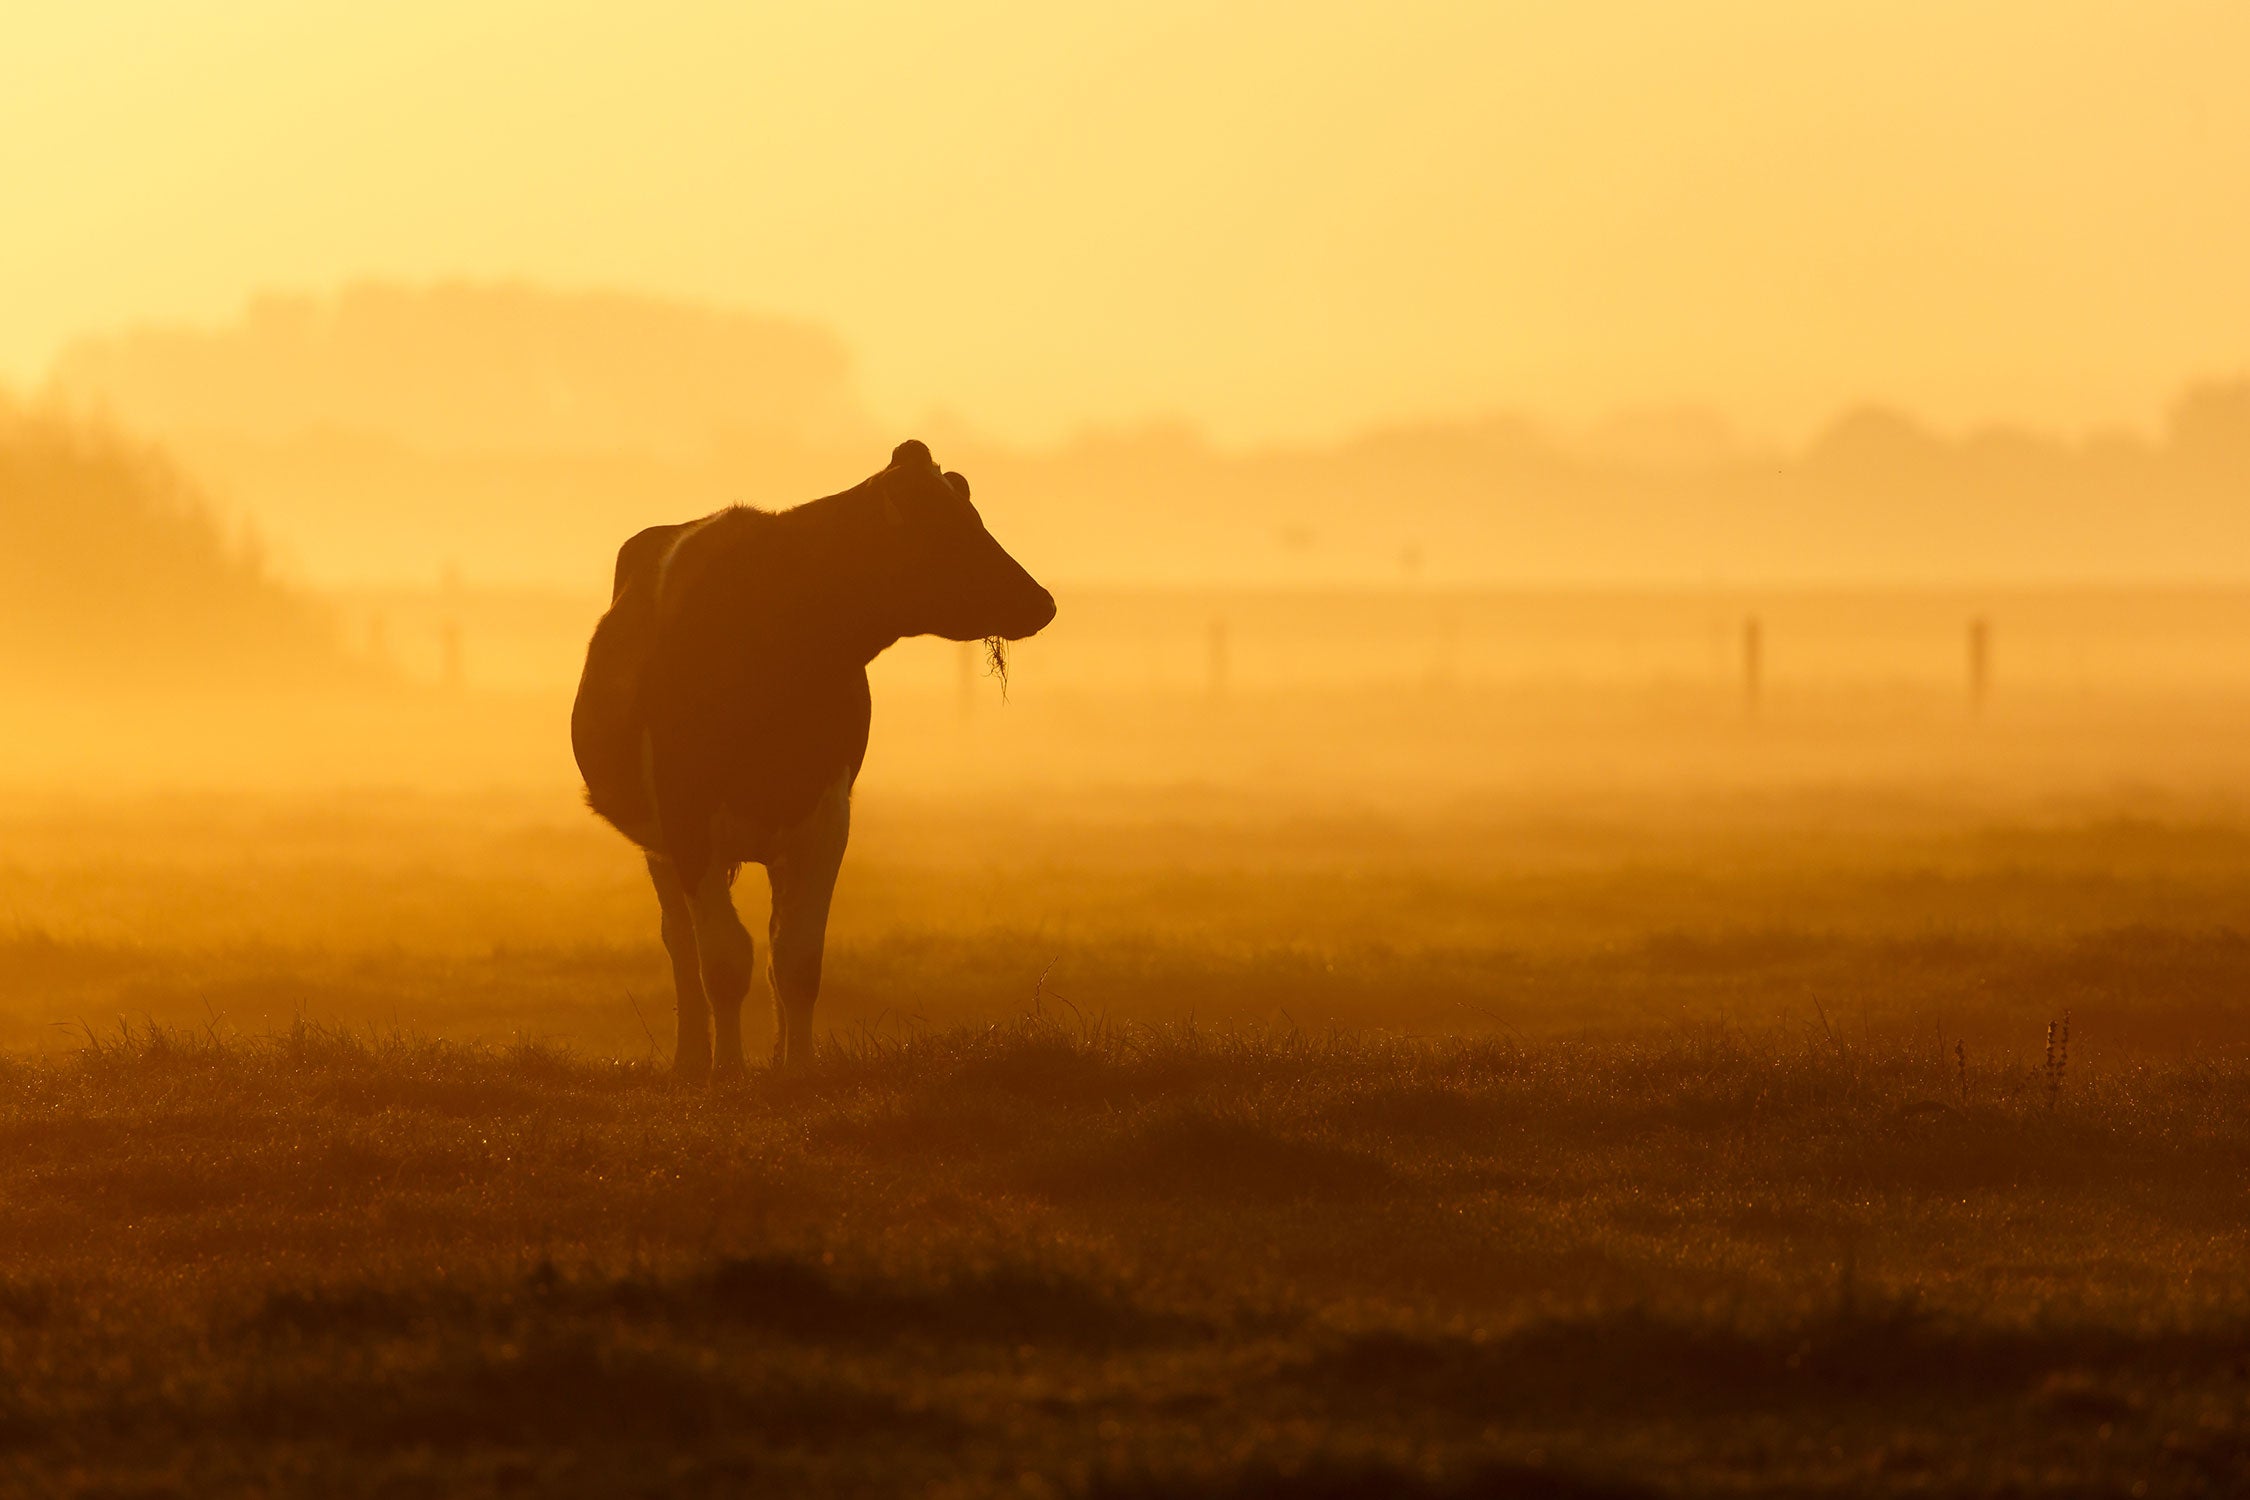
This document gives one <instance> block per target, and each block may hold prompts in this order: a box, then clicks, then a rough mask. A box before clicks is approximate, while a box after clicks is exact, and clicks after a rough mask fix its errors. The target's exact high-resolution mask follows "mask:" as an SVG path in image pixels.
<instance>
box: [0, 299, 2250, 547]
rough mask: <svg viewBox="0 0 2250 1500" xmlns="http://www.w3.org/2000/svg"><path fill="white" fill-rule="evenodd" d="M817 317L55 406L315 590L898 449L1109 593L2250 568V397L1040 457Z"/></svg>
mask: <svg viewBox="0 0 2250 1500" xmlns="http://www.w3.org/2000/svg"><path fill="white" fill-rule="evenodd" d="M855 369H856V359H855V354H854V351H853V350H852V349H851V348H850V347H849V345H848V344H847V342H846V341H845V340H844V338H843V337H842V336H841V335H840V334H838V333H836V332H835V331H834V330H832V329H827V328H823V327H821V326H819V325H817V324H813V323H808V322H805V321H803V320H795V319H787V318H778V317H772V316H767V315H762V314H758V313H755V312H750V311H744V310H738V309H727V308H714V307H708V306H703V305H700V304H695V303H689V302H682V301H676V300H666V299H662V298H654V297H648V296H643V295H637V294H633V293H627V292H617V291H608V292H571V293H561V292H554V291H550V290H546V289H543V288H540V287H537V286H535V285H533V284H531V283H529V282H526V281H521V280H518V281H513V282H492V283H479V282H469V281H446V282H436V283H431V284H428V285H421V286H415V285H407V284H402V283H391V282H360V283H353V284H351V285H349V286H347V287H345V288H343V289H341V290H340V291H338V292H337V293H335V294H333V295H329V296H324V297H311V296H282V295H278V294H276V295H272V296H267V297H262V298H259V299H256V300H255V301H253V302H252V303H251V304H250V305H249V306H248V307H246V308H245V309H244V311H243V313H242V315H241V316H240V317H239V318H237V319H236V320H235V321H233V322H231V323H229V324H226V325H222V326H219V327H215V328H177V327H149V328H141V329H135V330H130V331H127V332H124V333H119V334H111V335H104V336H94V337H88V338H84V339H80V340H77V341H75V342H73V343H72V344H71V345H70V346H69V347H67V348H66V349H65V350H64V351H63V352H62V354H61V355H60V356H58V358H57V360H56V362H55V365H54V367H53V370H52V371H51V372H50V375H49V378H48V380H47V382H46V384H45V386H44V387H43V390H42V392H41V395H40V397H39V399H38V403H37V404H41V405H52V406H57V407H59V408H61V409H63V410H66V411H75V412H79V413H98V414H100V420H102V421H105V422H107V423H109V424H111V425H114V426H115V427H117V428H119V429H120V430H121V431H122V432H123V433H124V434H125V435H127V436H128V437H135V438H146V439H150V440H153V441H156V442H158V443H159V444H161V445H162V446H163V447H165V448H166V449H167V451H169V452H170V453H172V454H173V455H174V456H175V457H176V458H177V459H178V461H179V462H180V463H181V465H182V466H183V467H184V469H185V470H186V471H187V472H188V473H189V474H190V475H191V476H192V477H193V478H194V479H196V480H197V481H198V482H199V484H200V486H201V488H202V489H203V491H204V492H205V494H206V495H207V496H208V497H209V499H210V501H211V503H212V504H213V505H214V506H215V507H216V508H217V509H218V510H219V511H220V512H221V514H222V515H223V516H224V517H225V518H226V519H227V520H228V521H229V522H230V523H231V524H237V525H239V524H243V523H247V524H249V525H251V526H253V527H254V528H255V529H256V530H257V531H258V533H259V534H260V535H261V537H262V538H264V539H265V541H266V542H267V544H268V545H269V546H270V547H271V548H272V549H273V551H274V552H275V554H276V555H277V556H278V557H279V559H280V560H281V561H282V563H283V565H284V568H285V571H287V572H289V573H291V574H294V575H297V576H301V577H303V578H304V579H305V580H307V581H308V582H312V583H315V584H319V585H322V586H335V585H353V586H366V585H386V586H388V585H399V584H404V583H411V582H414V581H417V580H420V581H424V582H427V581H429V580H431V579H434V578H435V577H437V576H438V575H440V574H441V573H447V572H451V573H455V574H461V575H466V576H470V577H474V578H476V579H479V580H481V581H484V582H487V583H499V584H515V585H540V586H548V587H562V588H574V587H592V586H595V581H596V579H597V577H598V575H599V572H600V569H599V567H598V560H599V559H600V558H601V557H602V556H603V555H604V553H605V551H606V550H607V547H608V546H609V545H610V544H609V542H608V541H607V539H608V538H609V537H611V536H612V535H613V534H616V533H618V532H619V531H620V530H621V529H622V530H626V531H629V530H631V529H634V528H637V527H638V526H640V525H645V524H649V523H650V522H652V521H660V520H672V519H679V518H681V517H684V516H687V515H696V514H702V513H705V512H707V511H710V510H713V509H716V508H718V507H720V506H722V505H725V504H731V503H750V504H758V505H763V506H767V507H769V508H777V507H785V506H787V505H791V504H795V503H797V502H799V501H801V500H804V499H808V498H811V497H812V496H815V495H819V494H825V493H829V492H831V491H833V490H835V489H838V488H841V487H843V486H845V485H848V484H850V483H852V482H854V481H855V480H856V479H857V478H858V477H859V475H860V473H861V472H862V470H863V469H864V467H865V466H867V465H869V464H870V463H871V462H872V461H873V460H872V457H871V455H879V454H880V453H881V452H883V451H886V449H887V447H888V445H889V444H891V443H893V442H895V441H897V440H899V439H900V438H901V437H903V436H907V435H919V436H922V437H924V438H926V439H928V440H929V441H931V442H933V443H934V444H936V445H937V446H938V448H939V449H940V450H941V451H942V452H943V454H944V455H945V456H946V460H947V462H949V463H955V464H957V465H959V466H961V467H963V468H965V469H967V470H968V471H969V472H971V473H972V477H973V478H974V479H975V481H976V483H977V485H978V494H979V498H980V503H981V504H983V505H985V506H987V507H988V508H990V509H992V510H993V511H994V513H995V514H997V515H998V516H1000V517H1002V518H1003V519H1004V520H1005V521H1006V522H1007V523H1008V524H1009V525H1010V526H1012V527H1015V528H1019V534H1022V535H1025V536H1026V537H1027V538H1028V541H1027V545H1029V546H1031V547H1032V548H1033V549H1034V551H1035V552H1036V553H1038V554H1039V555H1041V556H1043V557H1044V558H1046V560H1047V561H1048V563H1049V565H1050V567H1051V568H1052V570H1053V571H1054V573H1055V574H1056V576H1057V577H1058V578H1061V579H1064V580H1066V581H1069V582H1075V583H1083V584H1105V585H1119V584H1165V583H1170V584H1180V585H1186V586H1212V585H1252V584H1255V585H1262V586H1283V587H1294V586H1315V587H1322V586H1360V587H1368V586H1402V585H1403V586H1414V585H1417V584H1425V583H1426V584H1432V585H1446V584H1450V585H1505V586H1517V587H1524V586H1533V587H1542V586H1557V587H1586V586H1611V585H1630V584H1648V585H1659V586H1678V585H1681V584H1687V583H1694V582H1710V581H1726V582H1759V583H1779V584H1797V585H1805V584H1837V585H1846V586H1850V585H1867V584H1872V583H1888V584H1902V585H1906V584H1927V583H1961V582H1980V583H1984V582H1993V583H2008V582H2021V583H2040V584H2055V583H2074V582H2085V583H2105V582H2132V583H2150V582H2160V581H2166V580H2171V581H2183V582H2197V583H2209V582H2214V581H2226V580H2232V579H2240V578H2243V577H2246V576H2250V515H2246V514H2245V513H2244V510H2243V507H2242V506H2240V505H2239V504H2238V503H2236V497H2237V496H2238V495H2239V493H2240V488H2239V487H2240V486H2241V485H2242V484H2243V483H2244V482H2245V481H2246V480H2250V381H2244V380H2241V379H2232V380H2229V379H2214V380H2205V381H2201V382H2191V383H2189V384H2187V385H2186V386H2185V387H2184V388H2183V389H2182V390H2180V391H2179V392H2177V393H2176V394H2175V395H2174V397H2173V398H2172V399H2171V401H2170V402H2169V404H2168V408H2167V412H2166V416H2165V419H2164V421H2163V423H2162V425H2161V426H2160V427H2159V428H2158V429H2157V430H2155V431H2154V432H2152V433H2137V432H2126V431H2116V430H2111V431H2103V432H2096V433H2090V434H2078V435H2056V434H2050V433H2042V432H2038V431H2034V430H2030V429H2026V428H2023V427H2020V426H2015V425H2011V424H2005V423H1994V424H1989V425H1985V426H1981V427H1976V428H1972V429H1969V430H1967V431H1964V432H1960V433H1946V432H1944V431H1942V430H1939V429H1937V428H1934V427H1933V426H1931V425H1930V424H1928V423H1926V422H1923V421H1921V420H1919V419H1917V418H1915V417H1913V416H1911V415H1908V414H1906V413H1905V412H1903V411H1902V410H1901V409H1899V408H1898V407H1896V406H1895V405H1887V404H1884V403H1880V402H1864V403H1861V404H1859V405H1856V406H1853V407H1850V408H1846V409H1844V410H1842V411H1839V412H1838V413H1836V414H1835V415H1834V416H1832V417H1831V418H1830V419H1829V421H1828V422H1826V423H1825V424H1824V425H1823V426H1822V427H1821V428H1820V429H1819V430H1817V431H1816V432H1814V433H1813V434H1812V435H1811V436H1810V437H1809V438H1807V439H1806V440H1805V441H1804V442H1803V443H1800V444H1795V445H1761V444H1758V443H1755V442H1753V441H1750V440H1748V439H1746V438H1744V437H1742V436H1741V435H1740V434H1739V433H1738V432H1737V431H1736V430H1735V429H1734V428H1733V427H1732V426H1731V425H1730V424H1729V423H1728V422H1727V421H1726V419H1725V418H1724V417H1723V416H1721V415H1719V414H1716V413H1715V412H1712V411H1710V410H1708V409H1697V408H1677V409H1673V410H1669V411H1642V412H1637V413H1636V412H1626V413H1620V414H1618V415H1616V416H1614V417H1612V418H1610V419H1608V420H1605V421H1603V422H1600V423H1597V424H1594V425H1592V426H1589V427H1582V428H1578V429H1575V430H1571V429H1565V428H1560V427H1558V426H1556V425H1554V424H1552V423H1548V422H1543V421H1540V420H1538V419H1537V418H1535V417H1532V416H1529V415H1525V414H1522V413H1512V412H1491V413H1487V414H1485V415H1483V416H1481V417H1475V418H1465V419H1445V418H1432V419H1428V420H1424V421H1419V422H1401V423H1391V424H1386V425H1381V426H1375V427H1370V428H1365V429H1360V430H1357V431H1354V432H1350V433H1344V434H1339V435H1337V436H1335V437H1333V438H1331V439H1329V440H1327V441H1324V442H1319V443H1298V444H1264V445H1260V446H1255V447H1246V448H1230V447H1228V446H1226V445H1224V444H1222V443H1220V442H1218V441H1217V440H1215V439H1214V438H1212V437H1211V436H1209V435H1208V434H1207V433H1206V432H1204V431H1203V430H1202V429H1200V428H1199V427H1198V426H1197V425H1196V424H1194V423H1193V422H1190V421H1185V420H1179V421H1165V422H1151V423H1145V424H1141V425H1138V426H1131V427H1101V426H1093V427H1088V428H1086V429H1084V430H1082V431H1080V432H1079V433H1078V434H1077V435H1075V436H1074V437H1072V438H1070V439H1068V440H1065V441H1062V442H1057V443H1051V444H1044V445H1024V444H1016V443H1010V442H1008V441H1006V440H1004V439H1000V438H996V437H994V436H992V435H990V434H987V433H981V432H978V431H977V430H975V429H974V428H973V427H971V426H969V425H967V424H965V423H963V422H961V421H959V420H945V419H935V420H932V421H930V422H927V423H924V424H923V425H922V426H921V427H920V428H919V429H909V430H907V431H901V430H899V429H897V428H895V427H892V426H887V425H886V424H885V422H884V421H883V420H882V419H881V418H879V417H878V416H876V415H874V414H873V413H872V412H871V411H870V410H869V408H868V405H867V403H866V401H865V399H864V397H863V395H862V393H861V390H860V388H859V384H858V382H857V379H856V376H855Z"/></svg>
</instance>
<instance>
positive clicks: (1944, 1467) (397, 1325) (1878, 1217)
mask: <svg viewBox="0 0 2250 1500" xmlns="http://www.w3.org/2000/svg"><path fill="white" fill-rule="evenodd" d="M2041 1062H2042V1065H2041V1066H2040V1067H2037V1068H2032V1069H2026V1068H2022V1067H2018V1066H2015V1065H2013V1064H2007V1063H1994V1062H1992V1061H1990V1060H1987V1059H1985V1058H1983V1057H1982V1056H1979V1057H1978V1058H1977V1059H1975V1060H1974V1061H1971V1062H1969V1063H1968V1064H1967V1065H1966V1066H1965V1067H1964V1066H1963V1065H1962V1063H1961V1062H1960V1061H1959V1060H1958V1059H1957V1058H1956V1056H1955V1055H1953V1054H1952V1053H1951V1052H1950V1051H1949V1050H1947V1049H1942V1048H1939V1047H1937V1046H1934V1045H1925V1046H1921V1047H1907V1046H1874V1045H1859V1044H1855V1043H1853V1042H1850V1041H1845V1040H1838V1041H1836V1042H1833V1043H1831V1042H1830V1041H1828V1040H1827V1039H1826V1038H1821V1039H1819V1040H1817V1041H1814V1040H1810V1039H1806V1040H1803V1041H1800V1042H1797V1043H1790V1044H1780V1043H1775V1042H1772V1041H1766V1042H1758V1041H1753V1040H1750V1039H1746V1038H1745V1037H1743V1036H1742V1035H1740V1034H1739V1033H1735V1032H1731V1031H1721V1030H1719V1029H1717V1028H1715V1027H1713V1028H1705V1029H1702V1030H1700V1031H1698V1032H1696V1033H1695V1034H1692V1035H1675V1036H1669V1037H1666V1038H1664V1039H1663V1040H1661V1041H1654V1042H1649V1043H1643V1044H1631V1043H1612V1042H1566V1041H1550V1042H1538V1043H1528V1044H1522V1043H1517V1042H1514V1041H1507V1040H1502V1041H1483V1042H1410V1041H1388V1040H1374V1039H1366V1038H1360V1039H1347V1038H1327V1039H1321V1038H1308V1037H1305V1036H1302V1035H1262V1034H1252V1033H1243V1032H1227V1033H1210V1032H1199V1031H1195V1030H1191V1029H1186V1028H1140V1027H1133V1028H1110V1029H1098V1028H1097V1029H1092V1030H1087V1029H1081V1028H1077V1027H1074V1026H1071V1025H1066V1024H1062V1023H1058V1022H1055V1021H1053V1020H1045V1021H1042V1020H1038V1019H1032V1020H1026V1021H1022V1022H1018V1023H1016V1024H1012V1025H1006V1026H998V1027H991V1028H969V1027H964V1028H960V1029H955V1030H948V1031H940V1032H935V1033H930V1034H925V1035H921V1036H917V1037H914V1038H912V1039H909V1040H904V1041H898V1042H879V1041H873V1040H865V1041H862V1042H860V1043H859V1044H857V1045H851V1046H843V1047H837V1048H834V1049H831V1051H830V1053H829V1054H828V1056H827V1057H826V1058H825V1060H824V1061H823V1062H822V1063H821V1064H820V1065H819V1066H817V1067H816V1068H814V1069H813V1070H812V1071H810V1072H808V1073H805V1074H803V1075H801V1076H793V1077H786V1078H782V1077H773V1076H758V1077H755V1078H754V1079H753V1080H752V1082H751V1083H750V1084H749V1085H748V1086H746V1087H743V1088H740V1089H739V1090H736V1091H732V1092H725V1093H718V1094H709V1093H703V1092H693V1093H684V1094H683V1093H681V1092H679V1091H676V1090H674V1089H672V1088H671V1087H669V1086H668V1085H667V1083H666V1081H665V1079H664V1078H663V1077H662V1075H661V1073H660V1072H659V1071H658V1070H655V1069H653V1068H651V1067H650V1066H648V1065H646V1064H644V1063H605V1062H596V1061H591V1060H588V1059H586V1058H583V1057H580V1056H576V1055H566V1054H562V1053H558V1052H556V1051H553V1050H550V1049H546V1048H540V1047H532V1046H524V1047H516V1048H503V1049H486V1048H480V1047H475V1046H468V1045H461V1044H448V1043H443V1042H432V1041H414V1040H409V1039H404V1038H379V1039H376V1040H373V1041H369V1040H366V1039H362V1038H355V1037H351V1036H348V1035H344V1034H340V1033H337V1032H333V1031H328V1030H325V1029H321V1028H316V1027H311V1026H306V1027H301V1028H297V1029H295V1030H293V1031H290V1032H288V1033H285V1034H283V1035H281V1036H278V1037H274V1038H269V1039H264V1040H259V1041H232V1042H225V1043H214V1042H212V1041H210V1040H209V1039H207V1038H198V1037H195V1036H193V1035H188V1034H184V1033H183V1034H174V1033H166V1032H153V1033H151V1032H143V1033H139V1034H137V1035H135V1036H134V1037H132V1038H130V1039H121V1040H116V1041H109V1042H104V1043H102V1044H101V1045H100V1046H98V1047H89V1048H87V1049H86V1050H84V1051H83V1052H81V1053H79V1054H78V1055H76V1056H74V1057H72V1058H71V1059H69V1060H68V1061H62V1062H48V1063H30V1062H24V1063H17V1064H14V1065H11V1066H10V1068H9V1069H8V1071H7V1073H6V1075H5V1090H4V1094H0V1097H4V1099H5V1101H6V1103H5V1108H4V1110H0V1137H4V1139H5V1141H6V1150H5V1153H4V1154H0V1162H4V1163H5V1165H4V1166H0V1182H4V1184H5V1194H6V1201H7V1203H8V1204H9V1209H8V1212H7V1215H6V1217H5V1220H4V1222H5V1238H4V1242H0V1243H4V1257H5V1264H6V1266H7V1273H6V1278H5V1281H4V1283H0V1350H4V1351H5V1355H6V1360H7V1368H8V1370H9V1372H10V1376H11V1380H10V1383H9V1386H8V1388H7V1390H6V1392H5V1396H4V1403H0V1475H4V1476H6V1478H7V1479H8V1481H9V1482H10V1483H12V1485H13V1486H14V1487H16V1488H18V1489H20V1490H26V1491H33V1492H50V1491H52V1492H61V1493H69V1492H72V1491H73V1490H74V1489H75V1490H77V1491H80V1492H85V1493H108V1494H163V1493H178V1494H215V1493H306V1494H445V1495H453V1494H482V1493H506V1492H521V1491H532V1492H543V1493H564V1494H588V1495H597V1494H598V1495H609V1494H705V1493H730V1492H738V1491H743V1490H751V1489H755V1490H758V1491H761V1492H785V1493H815V1492H817V1493H869V1494H872V1493H900V1492H907V1491H913V1492H927V1493H938V1494H950V1493H993V1492H1009V1493H1029V1494H1047V1493H1065V1494H1069V1493H1095V1494H1121V1495H1132V1494H1154V1493H1161V1494H1170V1493H1186V1492H1192V1493H1221V1494H1286V1495H1314V1494H1344V1493H1349V1494H1363V1493H1367V1494H1401V1495H1421V1494H1455V1493H1458V1494H1538V1495H1577V1494H1610V1493H1640V1492H1643V1491H1642V1489H1641V1487H1642V1486H1646V1487H1647V1488H1648V1491H1649V1492H1666V1493H1674V1492H1676V1493H1688V1494H1736V1493H1804V1492H1807V1491H1815V1490H1826V1491H1848V1492H1854V1493H1912V1494H1921V1493H1948V1494H1988V1493H2026V1494H2032V1493H2055V1494H2084V1493H2105V1492H2115V1493H2132V1494H2142V1493H2146V1494H2183V1495H2185V1494H2207V1493H2212V1492H2214V1491H2216V1490H2227V1489H2233V1488H2238V1487H2239V1486H2241V1485H2244V1484H2246V1483H2250V1273H2246V1267H2245V1259H2244V1254H2243V1250H2244V1244H2243V1226H2244V1223H2245V1210H2246V1208H2250V1204H2246V1203H2245V1181H2246V1169H2250V1067H2246V1066H2244V1064H2243V1063H2242V1062H2241V1061H2240V1060H2239V1058H2237V1059H2235V1060H2231V1061H2224V1062H2214V1061H2192V1060H2183V1061H2175V1062H2168V1063H2157V1064H2144V1065H2134V1066H2130V1067H2119V1068H2113V1069H2108V1070H2102V1071H2099V1072H2093V1073H2091V1074H2090V1076H2082V1075H2081V1072H2080V1069H2079V1067H2078V1065H2077V1064H2076V1063H2075V1061H2073V1062H2071V1063H2068V1064H2066V1065H2065V1068H2064V1070H2063V1072H2062V1076H2061V1077H2060V1079H2059V1084H2058V1083H2057V1082H2056V1080H2054V1078H2053V1075H2052V1074H2050V1073H2049V1072H2048V1071H2047V1070H2046V1069H2045V1067H2044V1058H2042V1060H2041Z"/></svg>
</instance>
